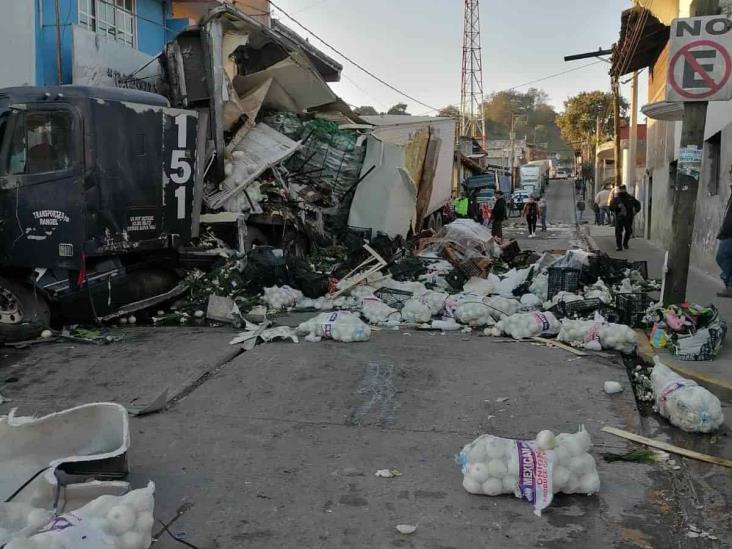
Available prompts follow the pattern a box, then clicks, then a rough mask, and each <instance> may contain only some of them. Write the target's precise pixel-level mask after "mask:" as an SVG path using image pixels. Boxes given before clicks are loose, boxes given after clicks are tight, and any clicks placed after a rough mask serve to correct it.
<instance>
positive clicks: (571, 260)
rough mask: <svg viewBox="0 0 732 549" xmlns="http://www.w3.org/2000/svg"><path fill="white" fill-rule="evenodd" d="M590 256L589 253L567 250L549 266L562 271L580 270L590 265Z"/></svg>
mask: <svg viewBox="0 0 732 549" xmlns="http://www.w3.org/2000/svg"><path fill="white" fill-rule="evenodd" d="M591 255H592V254H591V253H589V252H585V251H584V250H569V251H567V253H566V254H564V255H563V256H562V257H560V258H559V259H557V260H556V261H555V262H554V263H552V264H551V265H550V266H551V267H557V268H562V269H581V268H582V267H588V266H589V265H590V256H591Z"/></svg>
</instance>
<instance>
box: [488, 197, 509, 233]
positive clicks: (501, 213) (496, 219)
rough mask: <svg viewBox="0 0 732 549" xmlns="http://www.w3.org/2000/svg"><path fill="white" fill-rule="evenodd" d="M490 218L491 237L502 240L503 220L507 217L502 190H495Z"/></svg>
mask: <svg viewBox="0 0 732 549" xmlns="http://www.w3.org/2000/svg"><path fill="white" fill-rule="evenodd" d="M492 219H493V223H492V224H491V234H492V235H493V238H497V239H499V240H503V222H504V221H506V219H508V210H507V208H506V199H505V198H503V192H502V191H496V203H495V204H494V205H493V211H492Z"/></svg>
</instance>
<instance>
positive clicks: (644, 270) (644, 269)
mask: <svg viewBox="0 0 732 549" xmlns="http://www.w3.org/2000/svg"><path fill="white" fill-rule="evenodd" d="M628 267H629V268H630V269H631V270H634V271H638V272H639V273H640V274H641V276H642V277H643V278H644V279H645V280H648V261H631V262H630V264H629V265H628Z"/></svg>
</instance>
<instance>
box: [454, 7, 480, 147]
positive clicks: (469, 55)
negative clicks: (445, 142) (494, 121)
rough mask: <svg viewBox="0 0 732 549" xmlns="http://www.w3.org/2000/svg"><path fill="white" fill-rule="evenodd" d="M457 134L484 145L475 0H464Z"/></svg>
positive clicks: (478, 35)
mask: <svg viewBox="0 0 732 549" xmlns="http://www.w3.org/2000/svg"><path fill="white" fill-rule="evenodd" d="M460 135H461V136H463V137H472V138H474V139H477V140H478V141H480V143H481V144H482V145H483V148H485V145H486V143H485V140H486V135H485V117H484V116H483V59H482V50H481V46H480V7H479V0H465V30H464V34H463V71H462V86H461V93H460Z"/></svg>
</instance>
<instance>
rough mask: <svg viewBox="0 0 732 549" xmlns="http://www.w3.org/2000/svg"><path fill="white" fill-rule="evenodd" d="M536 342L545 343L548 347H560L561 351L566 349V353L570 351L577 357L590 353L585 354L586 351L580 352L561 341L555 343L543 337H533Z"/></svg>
mask: <svg viewBox="0 0 732 549" xmlns="http://www.w3.org/2000/svg"><path fill="white" fill-rule="evenodd" d="M531 339H533V340H534V341H539V342H541V343H543V344H544V345H547V346H549V347H558V348H560V349H564V350H565V351H569V352H570V353H574V354H575V355H577V356H587V355H588V353H585V352H584V351H580V350H578V349H575V348H574V347H570V346H569V345H565V344H564V343H562V342H561V341H555V340H553V339H545V338H543V337H537V336H535V337H532V338H531Z"/></svg>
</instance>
